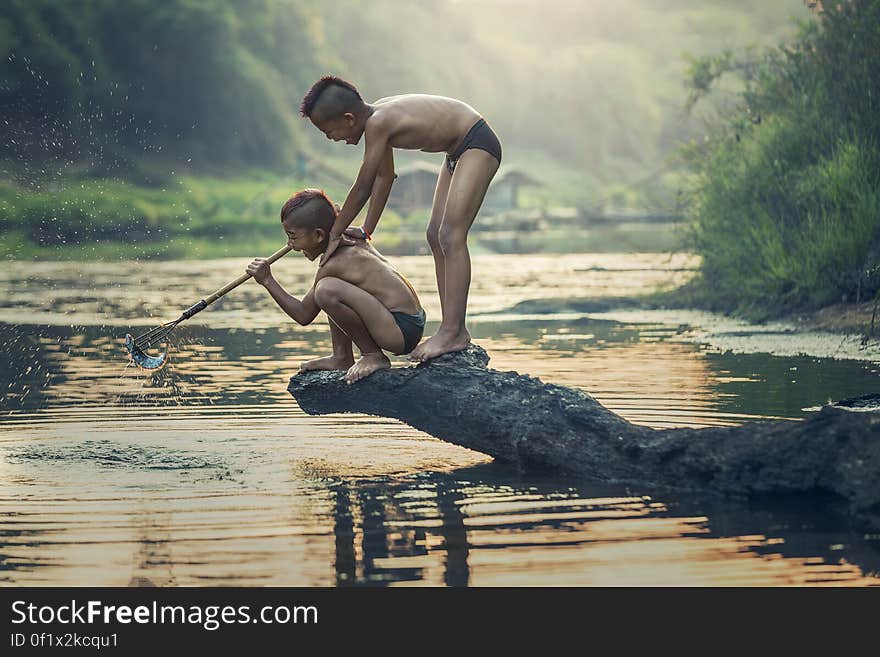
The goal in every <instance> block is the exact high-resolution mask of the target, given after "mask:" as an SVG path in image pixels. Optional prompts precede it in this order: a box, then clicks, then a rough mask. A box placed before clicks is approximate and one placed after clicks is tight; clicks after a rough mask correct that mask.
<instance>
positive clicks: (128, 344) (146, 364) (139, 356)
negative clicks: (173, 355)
mask: <svg viewBox="0 0 880 657" xmlns="http://www.w3.org/2000/svg"><path fill="white" fill-rule="evenodd" d="M125 348H126V349H128V355H129V357H130V358H131V360H132V362H133V363H134V364H135V365H137V366H138V367H140V368H141V369H142V370H152V371H156V370H161V369H162V368H163V367H165V365H167V364H168V352H167V351H165V352H163V353H162V354H161V355H159V356H150V355H149V354H147V353H145V352H144V351H143V350H142V349H140V348H139V347H138V346H137V345H135V343H134V338H133V337H131V333H126V334H125Z"/></svg>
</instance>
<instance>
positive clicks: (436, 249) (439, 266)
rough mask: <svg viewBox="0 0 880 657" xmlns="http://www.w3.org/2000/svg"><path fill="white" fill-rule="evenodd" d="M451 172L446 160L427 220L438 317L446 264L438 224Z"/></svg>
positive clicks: (444, 286)
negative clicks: (437, 301) (437, 299)
mask: <svg viewBox="0 0 880 657" xmlns="http://www.w3.org/2000/svg"><path fill="white" fill-rule="evenodd" d="M451 181H452V174H451V173H449V169H448V168H447V167H446V162H444V163H443V166H442V167H441V169H440V175H439V176H437V186H436V187H435V188H434V202H433V204H432V205H431V221H429V222H428V232H427V237H428V244H429V245H430V247H431V255H433V256H434V272H435V273H436V274H437V292H438V294H439V295H440V317H444V316H445V313H446V311H445V303H444V301H443V296H444V294H445V293H446V289H445V288H446V264H445V262H444V259H443V247H441V246H440V225H441V224H442V223H443V213H444V212H445V211H446V197H447V195H448V194H449V183H450V182H451Z"/></svg>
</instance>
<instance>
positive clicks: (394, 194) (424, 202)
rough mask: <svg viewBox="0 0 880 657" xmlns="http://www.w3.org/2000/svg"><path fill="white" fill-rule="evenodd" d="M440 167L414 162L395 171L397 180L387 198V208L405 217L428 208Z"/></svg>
mask: <svg viewBox="0 0 880 657" xmlns="http://www.w3.org/2000/svg"><path fill="white" fill-rule="evenodd" d="M439 173H440V167H439V166H437V165H436V164H431V163H430V162H415V163H414V164H410V165H408V166H405V167H401V168H400V169H398V170H397V180H395V181H394V185H393V186H392V187H391V194H390V195H389V196H388V203H387V204H386V205H387V207H388V208H390V209H392V210H394V211H395V212H399V213H400V214H403V215H406V214H409V213H410V212H412V211H413V210H421V209H424V208H430V207H431V204H432V203H433V202H434V187H436V186H437V175H438V174H439Z"/></svg>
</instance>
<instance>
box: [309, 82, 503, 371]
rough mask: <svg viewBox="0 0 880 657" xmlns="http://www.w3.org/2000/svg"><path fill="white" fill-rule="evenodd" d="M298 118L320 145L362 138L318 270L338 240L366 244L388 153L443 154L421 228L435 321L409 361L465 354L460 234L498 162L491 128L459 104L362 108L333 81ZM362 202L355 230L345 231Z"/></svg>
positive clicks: (383, 188)
mask: <svg viewBox="0 0 880 657" xmlns="http://www.w3.org/2000/svg"><path fill="white" fill-rule="evenodd" d="M300 112H301V113H302V115H303V116H306V117H308V118H309V119H310V120H311V122H312V123H313V124H314V125H315V127H317V128H318V129H319V130H320V131H321V132H323V133H324V134H325V135H327V138H328V139H332V140H333V141H345V142H346V143H347V144H353V145H354V144H357V143H358V142H359V141H360V139H361V137H363V138H364V142H365V146H364V160H363V163H362V164H361V168H360V171H359V172H358V176H357V179H356V180H355V182H354V185H353V186H352V188H351V191H349V193H348V196H347V197H346V199H345V203H343V205H342V209H341V210H340V212H339V215H338V216H337V218H336V222H335V223H334V224H333V228H332V229H331V231H330V236H329V245H328V247H327V250H326V251H325V253H324V256H323V258H322V259H321V264H322V265H323V264H324V263H326V262H328V261H330V257H331V256H332V255H333V253H334V252H335V251H336V249H337V248H338V246H339V244H340V242H341V241H342V235H343V234H346V235H348V236H350V237H363V238H369V237H370V235H371V234H372V233H373V230H374V229H375V227H376V224H377V223H378V221H379V217H380V216H381V214H382V210H384V208H385V203H386V202H387V200H388V194H389V193H390V192H391V184H392V183H393V182H394V178H395V174H394V157H393V149H394V148H405V149H414V150H415V149H417V150H421V151H424V152H427V153H441V152H445V153H446V162H445V166H444V167H442V168H441V170H440V175H439V177H438V178H437V186H436V188H435V190H434V202H433V206H432V208H431V220H430V222H429V223H428V243H429V244H430V246H431V253H432V254H433V256H434V269H435V272H436V274H437V289H438V290H439V292H440V308H441V310H442V314H443V317H442V321H441V323H440V328H439V329H438V330H437V333H435V334H434V336H432V337H431V338H429V339H428V340H426V341H425V342H423V343H422V344H420V345H419V346H418V347H416V348H415V349H414V350H413V351H412V353H411V354H410V359H411V360H416V361H426V360H428V359H430V358H435V357H437V356H440V355H442V354H445V353H449V352H453V351H460V350H462V349H464V348H465V347H467V345H468V344H469V343H470V339H471V336H470V333H469V332H468V330H467V328H466V327H465V313H466V311H467V297H468V289H469V288H470V282H471V261H470V253H469V252H468V248H467V235H468V230H469V229H470V227H471V225H472V224H473V221H474V218H475V217H476V215H477V212H478V211H479V209H480V205H481V204H482V202H483V197H484V196H485V195H486V190H487V189H488V187H489V183H490V182H491V181H492V178H493V176H494V175H495V172H496V171H497V170H498V166H499V164H500V163H501V144H500V143H499V141H498V137H497V136H496V135H495V133H494V132H493V131H492V128H490V127H489V124H488V123H486V121H485V119H483V118H482V117H481V116H480V114H479V113H478V112H477V111H476V110H475V109H474V108H472V107H471V106H470V105H467V104H466V103H464V102H462V101H460V100H455V99H453V98H445V97H443V96H429V95H424V94H405V95H402V96H389V97H388V98H381V99H379V100H377V101H375V102H374V103H365V102H364V101H363V99H362V98H361V95H360V94H359V93H358V91H357V89H355V87H354V85H352V84H350V83H349V82H346V81H345V80H342V79H340V78H337V77H333V76H327V77H323V78H321V79H320V80H318V81H317V82H316V83H315V84H314V85H313V86H312V88H311V89H310V90H309V92H308V93H307V94H306V96H305V98H304V99H303V102H302V106H301V108H300ZM367 201H370V205H369V208H368V210H367V216H366V219H365V220H364V223H363V225H362V226H361V227H359V228H349V226H350V224H351V222H352V221H353V220H354V218H355V217H356V216H357V214H358V213H359V212H360V211H361V209H363V207H364V205H365V204H366V203H367Z"/></svg>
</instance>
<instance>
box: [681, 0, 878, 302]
mask: <svg viewBox="0 0 880 657" xmlns="http://www.w3.org/2000/svg"><path fill="white" fill-rule="evenodd" d="M877 25H880V0H852V1H851V2H843V3H835V4H834V5H832V4H831V3H826V11H825V13H824V14H823V15H822V17H821V19H820V20H819V21H818V22H810V23H808V24H805V25H804V26H803V27H802V30H801V33H800V35H799V37H798V38H797V39H796V40H795V42H794V43H792V44H790V45H786V46H783V47H780V48H778V49H776V50H774V51H771V52H769V53H766V54H764V55H761V56H758V57H755V56H753V55H748V54H746V53H733V52H728V53H725V54H724V55H722V56H718V57H712V58H703V59H699V60H696V61H695V62H694V65H693V69H692V79H691V87H692V92H693V95H692V101H693V102H694V103H704V104H705V103H706V102H707V100H706V98H707V97H708V103H709V105H713V106H714V107H715V109H716V110H718V109H719V108H722V107H723V108H726V109H724V110H722V111H721V112H720V117H721V118H720V119H718V120H717V121H716V123H715V125H714V128H713V129H712V130H711V131H710V133H709V134H708V135H707V136H706V138H705V140H704V141H702V142H694V143H693V144H691V146H690V147H689V148H688V149H687V151H686V155H687V157H688V159H689V161H690V163H691V166H692V170H693V171H694V173H695V179H694V184H693V186H692V189H691V196H690V199H691V205H690V213H691V216H692V218H693V230H692V233H691V246H692V249H693V250H694V251H695V252H696V253H698V254H699V255H700V256H701V257H702V261H703V264H702V268H701V271H700V275H699V277H698V278H697V279H696V280H695V282H694V283H693V285H692V286H691V289H690V290H689V291H686V292H688V293H691V294H692V295H693V299H694V301H695V302H698V303H699V304H700V305H702V306H705V307H708V308H710V309H713V310H723V311H733V312H737V313H738V314H742V315H745V316H747V317H752V318H755V317H764V316H773V315H779V314H783V313H789V314H790V313H797V312H809V311H814V310H816V309H819V308H822V307H825V306H828V305H830V304H836V303H840V302H853V303H861V302H864V301H866V300H871V299H873V298H874V297H875V295H876V294H877V293H878V290H880V94H877V91H876V90H877V89H878V88H880V30H878V29H877ZM731 78H732V79H736V80H738V82H739V84H740V88H741V89H742V92H741V93H740V94H739V95H738V96H737V99H736V101H735V102H733V104H732V106H731V100H730V95H729V94H727V93H725V94H721V95H720V96H719V95H714V96H713V93H714V92H713V89H715V87H716V86H717V84H718V83H719V82H721V81H724V80H728V81H729V79H731ZM713 99H714V102H713Z"/></svg>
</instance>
